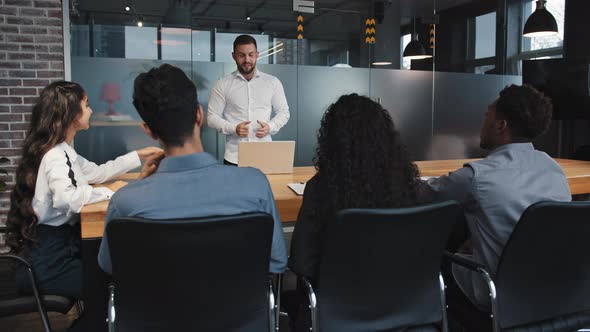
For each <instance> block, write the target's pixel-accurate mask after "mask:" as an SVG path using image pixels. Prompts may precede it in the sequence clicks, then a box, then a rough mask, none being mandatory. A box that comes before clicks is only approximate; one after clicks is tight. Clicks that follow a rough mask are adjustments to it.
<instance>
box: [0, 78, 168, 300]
mask: <svg viewBox="0 0 590 332" xmlns="http://www.w3.org/2000/svg"><path fill="white" fill-rule="evenodd" d="M91 114H92V110H91V108H90V106H89V105H88V97H87V95H86V92H85V91H84V89H83V88H82V87H81V86H80V85H79V84H76V83H72V82H65V81H60V82H55V83H52V84H50V85H48V86H47V87H45V88H44V89H43V91H41V94H40V96H39V99H38V101H37V104H36V105H35V106H34V107H33V110H32V117H31V122H30V126H29V129H28V132H27V135H26V138H25V140H24V142H23V146H22V159H21V160H20V161H19V164H18V167H17V169H16V183H15V186H14V188H13V190H12V194H11V199H10V201H11V202H10V210H9V212H8V218H7V222H6V224H7V228H8V233H7V236H6V244H7V245H8V246H9V247H10V249H11V251H12V252H14V253H17V254H20V255H22V256H24V257H25V258H27V259H29V261H30V262H31V264H32V266H33V270H34V274H35V277H36V279H37V282H38V284H39V289H40V291H41V292H42V293H49V294H58V295H64V296H69V297H72V298H77V299H79V298H80V297H81V278H82V276H81V265H80V254H79V252H80V233H79V220H80V218H79V213H80V210H81V209H82V206H83V205H84V204H89V203H94V202H99V201H102V200H107V199H109V198H110V197H111V195H112V194H113V192H112V191H111V190H110V189H109V188H106V187H100V188H93V187H92V186H91V185H90V184H94V183H102V182H105V181H108V180H109V179H111V178H113V177H115V176H118V175H120V174H122V173H125V172H127V171H129V170H131V169H133V168H136V167H139V166H140V165H141V162H140V158H141V159H145V158H147V157H148V156H151V155H153V154H159V153H161V150H160V149H158V148H152V147H148V148H144V149H140V150H137V151H133V152H130V153H128V154H126V155H124V156H121V157H119V158H117V159H115V160H113V161H109V162H107V163H106V164H103V165H100V166H99V165H96V164H94V163H92V162H89V161H88V160H86V159H84V158H83V157H82V156H79V155H78V154H77V153H76V151H75V150H74V149H73V148H72V146H71V144H72V141H73V139H74V136H75V135H76V133H77V132H78V131H80V130H86V129H88V128H89V126H90V115H91ZM17 284H18V287H19V288H20V289H21V291H24V292H27V291H30V290H31V285H30V283H29V282H28V279H27V278H26V274H25V272H24V271H23V270H17Z"/></svg>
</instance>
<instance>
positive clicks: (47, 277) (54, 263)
mask: <svg viewBox="0 0 590 332" xmlns="http://www.w3.org/2000/svg"><path fill="white" fill-rule="evenodd" d="M25 256H26V258H27V259H29V261H30V262H31V265H32V267H33V273H34V275H35V278H36V279H37V285H38V286H39V291H40V292H41V293H42V294H54V295H62V296H67V297H71V298H74V299H80V298H81V297H82V265H81V260H80V224H77V225H76V226H70V225H62V226H48V225H37V243H36V244H34V245H32V247H31V248H29V249H28V252H27V253H26V255H25ZM16 281H17V287H18V288H19V291H22V292H25V293H31V292H32V286H31V282H30V279H29V278H28V274H27V271H26V270H25V269H23V268H19V269H18V270H17V273H16Z"/></svg>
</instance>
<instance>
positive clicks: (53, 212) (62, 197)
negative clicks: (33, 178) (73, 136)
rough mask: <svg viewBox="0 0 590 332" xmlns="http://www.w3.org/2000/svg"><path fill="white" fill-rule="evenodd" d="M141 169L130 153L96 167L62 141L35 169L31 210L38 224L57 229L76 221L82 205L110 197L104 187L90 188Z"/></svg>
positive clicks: (108, 190) (138, 162)
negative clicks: (35, 176)
mask: <svg viewBox="0 0 590 332" xmlns="http://www.w3.org/2000/svg"><path fill="white" fill-rule="evenodd" d="M139 166H141V161H140V160H139V156H138V155H137V152H135V151H133V152H130V153H128V154H126V155H124V156H121V157H119V158H117V159H115V160H111V161H109V162H107V163H105V164H102V165H100V166H99V165H96V164H95V163H93V162H90V161H88V160H86V159H84V158H83V157H82V156H79V155H78V154H77V153H76V151H75V150H74V149H73V148H72V147H71V146H69V145H68V144H67V143H65V142H63V143H60V144H58V145H56V146H55V147H53V148H52V149H51V150H49V151H48V152H47V153H46V154H45V156H43V159H42V160H41V164H40V166H39V172H38V173H37V182H36V185H35V196H34V197H33V210H35V213H36V214H37V217H38V218H39V221H38V223H39V224H44V225H51V226H60V225H63V224H66V223H69V224H74V223H76V222H78V221H79V213H80V210H81V209H82V207H83V206H84V204H91V203H96V202H100V201H104V200H108V199H110V198H111V196H112V194H113V192H112V191H111V190H110V189H108V188H105V187H99V188H93V187H92V186H91V184H97V183H102V182H105V181H108V180H110V179H112V178H113V177H116V176H118V175H121V174H123V173H126V172H128V171H130V170H132V169H134V168H136V167H139Z"/></svg>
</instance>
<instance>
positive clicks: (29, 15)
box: [0, 0, 64, 246]
mask: <svg viewBox="0 0 590 332" xmlns="http://www.w3.org/2000/svg"><path fill="white" fill-rule="evenodd" d="M63 56H64V54H63V32H62V5H61V1H60V0H0V156H5V157H8V158H9V159H10V164H9V165H0V168H5V169H6V170H7V171H8V173H9V174H8V176H2V177H1V178H2V179H3V180H4V181H6V182H7V183H8V184H9V188H10V187H11V185H13V184H14V170H15V168H16V164H17V162H18V159H19V156H20V147H21V144H22V141H23V139H24V137H25V131H26V130H27V123H28V121H29V119H30V113H31V108H32V105H33V104H34V103H35V100H36V96H38V95H39V92H40V91H41V89H42V88H43V87H45V86H46V85H47V84H49V83H50V82H52V81H55V80H60V79H63V78H64V68H63V67H64V63H63ZM9 195H10V194H9V191H7V192H4V193H0V224H3V223H4V222H5V220H6V212H7V210H8V206H9V204H10V203H9ZM3 242H4V241H2V240H1V239H0V246H1V245H2V243H3Z"/></svg>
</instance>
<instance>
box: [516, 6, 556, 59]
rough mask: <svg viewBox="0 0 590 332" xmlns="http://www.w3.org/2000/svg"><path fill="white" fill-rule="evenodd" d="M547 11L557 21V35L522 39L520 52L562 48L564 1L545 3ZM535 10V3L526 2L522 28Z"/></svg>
mask: <svg viewBox="0 0 590 332" xmlns="http://www.w3.org/2000/svg"><path fill="white" fill-rule="evenodd" d="M546 7H547V10H548V11H549V12H550V13H551V14H552V15H553V17H555V20H556V21H557V30H558V33H557V35H554V36H549V37H533V38H528V37H522V50H523V51H524V52H527V51H536V50H542V49H546V48H555V47H563V29H564V16H565V0H548V1H547V3H546ZM536 9H537V4H536V1H534V0H533V1H527V2H525V4H524V11H523V12H524V15H523V21H522V26H523V28H524V24H525V22H526V20H527V19H528V18H529V16H530V15H531V14H532V13H533V12H534V11H535V10H536Z"/></svg>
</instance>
